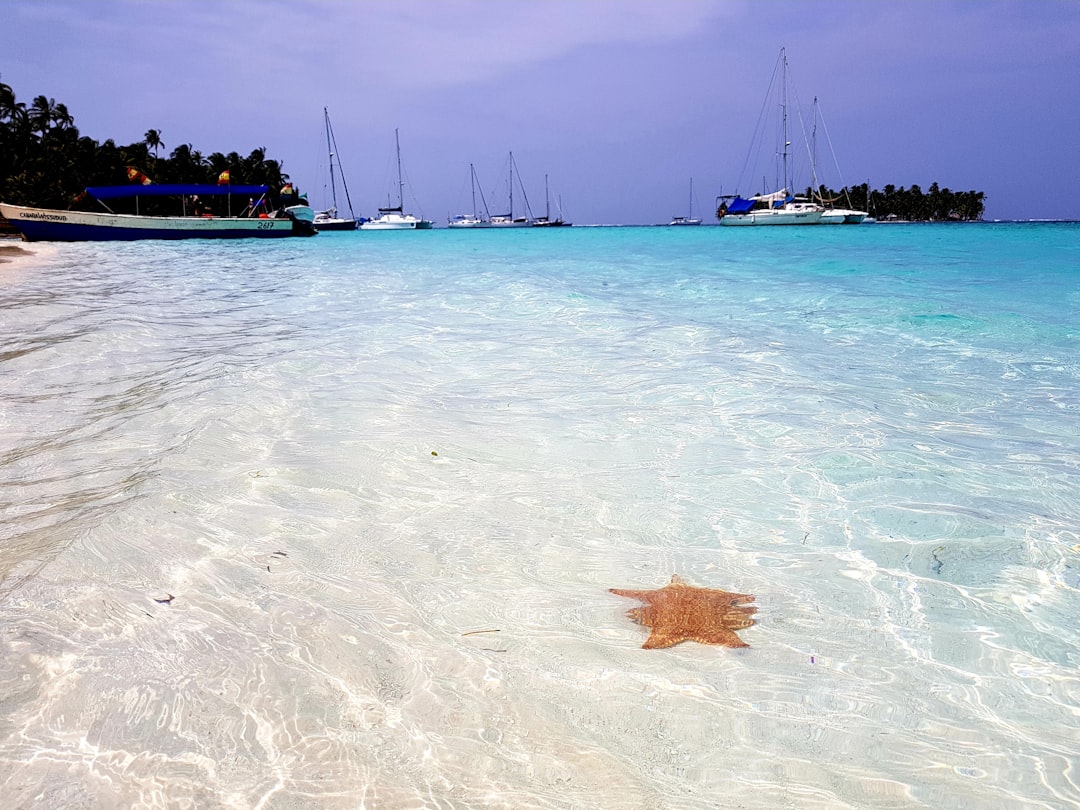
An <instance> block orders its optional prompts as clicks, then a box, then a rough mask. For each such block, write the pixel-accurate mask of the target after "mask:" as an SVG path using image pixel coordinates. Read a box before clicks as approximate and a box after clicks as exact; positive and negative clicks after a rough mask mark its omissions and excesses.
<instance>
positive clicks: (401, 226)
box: [360, 214, 433, 231]
mask: <svg viewBox="0 0 1080 810" xmlns="http://www.w3.org/2000/svg"><path fill="white" fill-rule="evenodd" d="M432 224H433V223H432V222H431V221H430V220H427V219H417V218H416V217H414V216H412V215H411V214H383V215H382V216H381V217H377V218H375V219H369V220H368V221H367V222H364V223H363V224H361V225H360V230H362V231H424V230H428V229H430V228H431V226H432Z"/></svg>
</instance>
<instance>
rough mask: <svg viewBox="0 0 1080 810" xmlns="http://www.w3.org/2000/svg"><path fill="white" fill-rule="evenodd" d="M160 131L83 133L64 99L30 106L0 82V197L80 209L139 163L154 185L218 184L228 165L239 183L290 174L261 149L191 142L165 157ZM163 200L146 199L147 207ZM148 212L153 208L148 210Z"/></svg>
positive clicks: (276, 183)
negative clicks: (122, 136)
mask: <svg viewBox="0 0 1080 810" xmlns="http://www.w3.org/2000/svg"><path fill="white" fill-rule="evenodd" d="M164 147H165V144H164V143H163V142H162V140H161V133H160V131H158V130H156V129H151V130H148V131H147V133H146V136H145V137H144V139H143V140H142V141H140V142H139V143H133V144H129V145H127V146H117V145H116V144H115V143H114V142H113V141H112V140H111V139H110V140H107V141H105V142H104V143H98V142H97V141H95V140H94V139H93V138H89V137H87V136H85V135H80V134H79V130H78V128H76V126H75V121H74V119H73V118H72V116H71V114H70V113H69V112H68V109H67V107H66V106H65V105H63V104H58V103H57V102H56V101H55V100H54V99H51V98H46V97H45V96H38V97H37V98H35V99H34V100H33V101H32V102H30V105H29V106H27V105H26V104H25V103H23V102H21V101H17V100H16V98H15V93H14V91H13V90H12V89H11V87H9V86H8V85H6V84H2V83H0V200H3V201H4V202H7V203H13V204H17V205H32V206H38V207H43V208H64V209H66V208H71V207H80V206H79V205H78V203H77V200H78V198H79V195H80V193H81V192H82V190H83V189H84V188H86V187H87V186H109V185H123V184H125V183H128V182H131V181H130V180H129V176H128V169H129V168H133V169H135V170H136V171H138V172H141V173H142V174H144V175H145V176H146V177H149V178H150V179H151V180H152V181H153V182H155V183H216V182H217V181H218V177H219V176H220V174H221V173H222V172H223V171H226V170H227V171H228V172H229V179H230V181H231V182H232V183H234V184H255V185H267V186H270V188H271V189H272V191H273V192H276V191H277V190H278V189H280V188H281V187H282V185H284V184H285V183H287V182H288V179H289V176H288V175H287V174H285V173H284V172H282V170H281V164H280V163H279V162H278V161H276V160H271V159H268V158H267V157H266V151H265V149H262V148H259V149H255V150H253V151H252V152H251V154H250V155H248V156H247V157H241V155H240V154H239V153H237V152H230V153H229V154H227V155H225V154H222V153H221V152H214V153H213V154H211V155H210V156H208V157H206V156H203V155H202V153H200V152H199V151H198V150H196V149H195V148H194V147H193V146H192V145H191V144H181V145H180V146H177V147H175V148H174V149H173V150H172V152H170V153H169V154H168V157H162V156H159V152H160V151H161V150H163V149H164ZM154 204H159V205H160V204H164V203H163V202H162V201H153V203H151V201H144V211H146V209H147V208H148V207H150V208H152V207H154ZM147 213H149V211H147Z"/></svg>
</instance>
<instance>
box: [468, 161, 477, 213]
mask: <svg viewBox="0 0 1080 810" xmlns="http://www.w3.org/2000/svg"><path fill="white" fill-rule="evenodd" d="M469 177H470V179H471V180H472V215H473V219H476V169H474V168H473V165H472V164H471V163H470V164H469Z"/></svg>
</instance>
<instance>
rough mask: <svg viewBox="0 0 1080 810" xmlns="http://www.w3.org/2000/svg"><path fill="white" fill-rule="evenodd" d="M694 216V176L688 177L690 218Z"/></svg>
mask: <svg viewBox="0 0 1080 810" xmlns="http://www.w3.org/2000/svg"><path fill="white" fill-rule="evenodd" d="M693 218H694V178H693V177H691V178H690V219H693Z"/></svg>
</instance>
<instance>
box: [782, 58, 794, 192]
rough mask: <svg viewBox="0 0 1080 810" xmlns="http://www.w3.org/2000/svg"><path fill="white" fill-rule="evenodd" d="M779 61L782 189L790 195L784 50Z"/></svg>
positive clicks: (785, 59)
mask: <svg viewBox="0 0 1080 810" xmlns="http://www.w3.org/2000/svg"><path fill="white" fill-rule="evenodd" d="M780 59H781V66H780V81H781V89H780V93H781V98H782V99H783V100H782V101H781V103H780V109H781V112H782V114H783V116H782V117H783V131H782V133H781V137H783V139H784V188H785V189H787V190H788V192H789V193H790V190H791V189H790V184H789V183H788V159H787V150H788V146H790V144H789V143H788V139H787V49H785V48H781V49H780Z"/></svg>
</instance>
